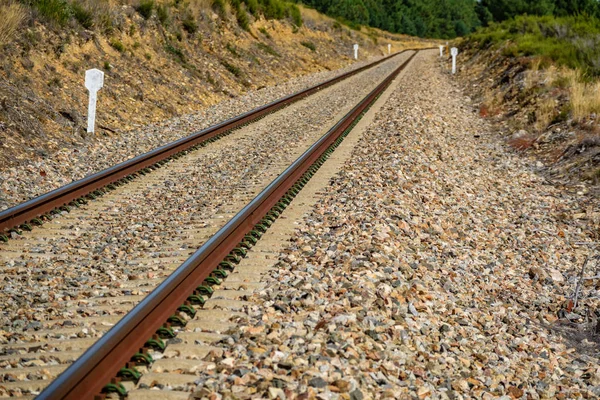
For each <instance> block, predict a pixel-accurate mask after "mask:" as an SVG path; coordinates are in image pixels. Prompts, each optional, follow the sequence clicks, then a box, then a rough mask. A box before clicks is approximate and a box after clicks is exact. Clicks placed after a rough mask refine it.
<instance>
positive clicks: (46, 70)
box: [0, 0, 427, 169]
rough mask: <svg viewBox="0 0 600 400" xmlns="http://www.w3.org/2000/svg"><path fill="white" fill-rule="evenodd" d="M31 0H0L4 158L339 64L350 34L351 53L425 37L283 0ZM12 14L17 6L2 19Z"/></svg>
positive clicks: (378, 51)
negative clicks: (30, 2) (90, 111)
mask: <svg viewBox="0 0 600 400" xmlns="http://www.w3.org/2000/svg"><path fill="white" fill-rule="evenodd" d="M34 3H35V4H37V5H36V6H35V7H31V8H28V7H25V6H23V5H20V4H17V3H12V2H7V1H6V0H2V2H0V11H2V12H0V14H3V15H5V17H6V18H5V21H4V22H3V23H2V24H1V26H0V45H2V44H3V46H2V47H0V49H1V52H2V57H1V58H0V149H1V151H0V166H2V168H3V169H4V168H6V167H10V166H14V165H17V164H19V163H22V162H23V161H25V160H30V161H31V160H36V159H43V158H48V157H51V156H52V153H53V152H55V151H56V150H59V149H61V148H64V147H70V146H73V147H77V146H78V145H81V144H82V143H85V142H89V141H93V140H96V138H97V137H100V136H114V135H119V134H120V133H123V132H127V131H132V130H135V129H138V128H140V127H141V126H143V125H146V124H148V123H153V122H158V121H162V120H165V119H168V118H172V117H174V116H180V115H183V114H187V113H191V112H194V111H198V110H201V109H205V108H206V107H208V106H210V105H213V104H215V103H218V102H220V101H223V100H224V99H227V98H230V97H235V96H238V95H241V94H243V93H246V92H251V91H253V90H256V89H260V88H263V87H266V86H272V85H276V84H278V83H279V82H281V81H282V80H283V81H285V80H286V79H289V78H292V77H295V76H300V75H305V74H309V73H313V72H317V71H323V70H332V69H337V68H340V67H342V66H345V65H349V64H350V63H352V62H353V61H354V60H353V59H352V58H351V53H352V50H351V49H352V44H353V43H358V44H359V45H360V59H361V60H365V59H368V58H372V57H379V56H381V55H383V54H386V53H387V44H388V43H391V44H392V46H393V49H394V50H395V51H397V50H401V49H402V48H406V47H415V46H417V47H418V46H422V47H423V46H426V45H427V43H426V42H422V41H415V40H413V39H411V38H407V37H403V36H400V35H390V34H387V33H385V36H382V35H383V33H382V32H380V31H377V30H375V29H371V28H369V29H365V28H363V29H362V31H356V30H351V29H349V28H348V27H346V26H344V25H341V24H339V23H338V22H337V21H335V20H333V19H330V18H328V17H324V16H322V15H320V14H318V13H317V12H316V11H313V10H306V9H302V8H298V7H296V6H291V5H285V4H286V3H277V4H280V5H282V7H284V6H285V7H290V8H284V9H282V10H283V11H282V10H279V11H277V10H276V11H277V12H276V13H275V14H274V15H271V14H269V13H271V12H272V11H270V8H268V7H267V6H262V7H261V8H260V9H258V10H254V11H255V13H254V15H253V14H252V12H251V11H252V10H251V9H250V7H249V6H247V5H246V4H245V3H244V4H240V3H239V2H237V3H236V2H232V3H231V4H230V3H223V2H218V1H215V2H213V3H212V4H211V3H206V2H202V1H192V2H175V3H166V2H165V3H154V2H152V1H151V2H148V1H145V2H141V3H140V2H136V3H126V4H122V3H114V4H113V3H109V2H106V1H104V0H88V1H85V2H77V3H72V4H71V6H70V7H71V8H69V12H70V14H68V15H67V16H66V17H64V16H61V14H56V12H58V11H60V10H61V9H60V8H58V6H61V5H62V6H65V5H68V4H69V3H65V2H60V1H58V0H56V1H54V2H53V1H48V2H34ZM40 4H46V5H47V6H48V5H49V6H48V7H50V6H51V5H53V6H55V8H52V9H50V10H48V9H42V8H40V7H41V6H40ZM76 4H77V5H79V7H84V8H83V9H80V10H78V9H77V8H76V7H75V6H74V5H76ZM250 4H253V3H252V2H250ZM261 4H262V3H261ZM268 4H270V5H273V4H275V3H273V2H270V3H268ZM277 4H275V5H277ZM257 7H258V5H257ZM269 7H270V6H269ZM82 10H83V11H82ZM289 10H292V12H289ZM294 10H296V11H297V12H298V14H296V13H294V12H293V11H294ZM51 11H52V12H55V13H54V14H53V13H52V12H51ZM84 11H85V13H84ZM82 13H83V15H81V14H82ZM14 14H17V17H19V16H20V18H16V24H15V25H14V27H13V29H12V30H11V29H10V28H11V26H10V23H11V19H10V16H11V15H14ZM63 17H64V18H63ZM267 17H268V19H267ZM13 22H14V20H13ZM15 27H16V28H15ZM90 68H99V69H101V70H103V71H104V73H105V86H104V88H103V89H102V90H101V91H100V92H99V102H98V114H97V124H96V126H97V131H96V133H95V134H94V135H88V134H87V133H86V129H85V126H86V114H87V96H88V95H87V91H86V89H85V88H84V86H83V77H84V73H85V71H86V70H87V69H90Z"/></svg>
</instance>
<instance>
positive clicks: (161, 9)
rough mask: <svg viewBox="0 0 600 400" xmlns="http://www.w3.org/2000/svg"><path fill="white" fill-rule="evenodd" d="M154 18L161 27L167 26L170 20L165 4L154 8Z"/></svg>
mask: <svg viewBox="0 0 600 400" xmlns="http://www.w3.org/2000/svg"><path fill="white" fill-rule="evenodd" d="M156 16H157V17H158V20H159V21H160V23H161V25H162V26H168V25H169V20H170V19H171V17H170V15H169V8H168V6H167V5H166V4H159V5H157V6H156Z"/></svg>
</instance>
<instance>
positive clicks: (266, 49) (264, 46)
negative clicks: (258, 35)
mask: <svg viewBox="0 0 600 400" xmlns="http://www.w3.org/2000/svg"><path fill="white" fill-rule="evenodd" d="M256 47H258V48H259V49H261V50H262V51H264V52H265V53H267V54H270V55H272V56H275V57H281V55H280V54H279V53H278V52H277V51H275V49H273V48H272V47H271V46H269V45H268V44H264V43H261V42H258V43H257V44H256Z"/></svg>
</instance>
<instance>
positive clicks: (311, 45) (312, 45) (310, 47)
mask: <svg viewBox="0 0 600 400" xmlns="http://www.w3.org/2000/svg"><path fill="white" fill-rule="evenodd" d="M300 44H301V45H302V46H304V47H306V48H307V49H310V50H312V51H315V50H317V46H315V44H314V43H312V42H300Z"/></svg>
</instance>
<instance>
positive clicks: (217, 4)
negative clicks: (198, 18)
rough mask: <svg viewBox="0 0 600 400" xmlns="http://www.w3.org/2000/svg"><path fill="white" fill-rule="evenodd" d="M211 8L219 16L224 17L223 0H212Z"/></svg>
mask: <svg viewBox="0 0 600 400" xmlns="http://www.w3.org/2000/svg"><path fill="white" fill-rule="evenodd" d="M212 8H213V10H215V12H216V13H217V14H218V15H219V16H220V17H221V18H224V17H225V14H226V8H225V0H212Z"/></svg>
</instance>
